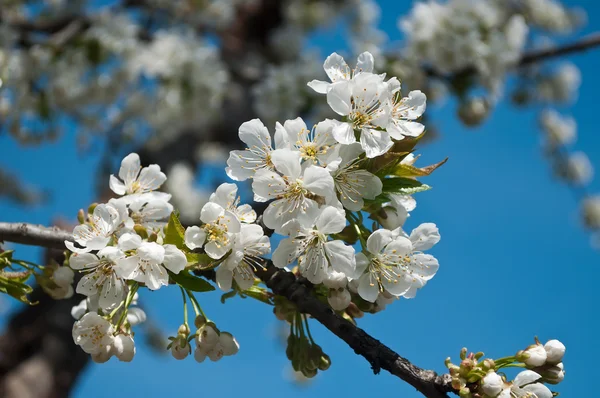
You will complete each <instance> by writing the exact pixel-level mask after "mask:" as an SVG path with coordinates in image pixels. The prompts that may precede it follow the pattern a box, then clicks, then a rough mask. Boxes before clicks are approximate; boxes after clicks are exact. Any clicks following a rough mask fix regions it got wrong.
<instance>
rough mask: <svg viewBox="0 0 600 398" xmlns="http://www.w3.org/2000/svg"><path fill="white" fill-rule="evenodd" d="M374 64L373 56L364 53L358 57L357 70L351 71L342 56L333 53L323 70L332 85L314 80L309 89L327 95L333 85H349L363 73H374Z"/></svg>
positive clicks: (324, 64)
mask: <svg viewBox="0 0 600 398" xmlns="http://www.w3.org/2000/svg"><path fill="white" fill-rule="evenodd" d="M374 63H375V61H374V59H373V55H371V53H369V52H364V53H362V54H360V55H359V56H358V61H357V62H356V68H354V69H352V70H351V69H350V67H349V66H348V64H347V63H346V61H345V60H344V58H343V57H342V56H340V55H339V54H338V53H333V54H331V55H330V56H329V57H327V59H326V60H325V62H324V63H323V69H325V73H327V76H328V77H329V80H331V83H327V82H324V81H321V80H313V81H311V82H309V83H308V87H310V88H312V89H313V90H315V91H316V92H317V93H319V94H327V91H328V90H329V89H330V88H331V86H332V84H333V83H347V82H349V81H350V80H352V79H353V78H354V77H355V76H358V75H359V74H361V73H363V72H368V73H371V72H373V65H374Z"/></svg>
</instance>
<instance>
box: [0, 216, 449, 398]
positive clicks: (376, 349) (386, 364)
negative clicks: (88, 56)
mask: <svg viewBox="0 0 600 398" xmlns="http://www.w3.org/2000/svg"><path fill="white" fill-rule="evenodd" d="M0 240H2V241H10V242H15V243H22V244H26V245H35V246H42V247H48V248H59V249H62V248H64V241H65V240H69V241H72V240H73V237H72V234H70V233H68V232H66V231H62V230H60V229H57V228H46V227H42V226H38V225H31V224H25V223H17V224H11V223H0ZM258 277H260V278H261V279H262V280H263V281H265V283H266V284H267V286H268V287H269V288H270V289H271V290H272V291H273V293H275V294H278V295H281V296H284V297H286V298H287V299H288V300H290V301H291V302H292V303H294V304H295V305H296V306H297V307H298V310H299V311H301V312H303V313H307V314H310V315H311V316H312V317H313V318H315V319H316V320H318V321H319V322H321V323H322V324H323V325H324V326H325V327H326V328H327V329H329V330H330V331H331V332H332V333H333V334H335V335H336V336H338V337H339V338H341V339H342V340H344V341H345V342H346V343H347V344H348V345H349V346H350V347H351V348H352V349H354V352H355V353H357V354H358V355H361V356H363V357H364V358H365V359H366V360H367V361H369V363H370V364H371V368H372V369H373V372H374V373H375V374H378V373H379V372H380V371H381V369H385V370H387V371H388V372H390V373H391V374H393V375H395V376H397V377H399V378H400V379H402V380H404V381H405V382H407V383H409V384H410V385H411V386H413V387H415V388H416V389H417V390H418V391H419V392H421V393H422V394H423V395H424V396H425V397H428V398H447V397H448V395H447V393H449V392H452V391H453V390H452V387H451V385H450V375H448V374H444V375H442V376H438V375H437V374H436V373H435V372H434V371H431V370H425V369H421V368H419V367H417V366H415V365H413V364H412V363H411V362H410V361H409V360H407V359H405V358H403V357H401V356H400V355H398V354H397V353H396V352H394V351H393V350H392V349H390V348H389V347H387V346H386V345H384V344H382V343H381V342H380V341H379V340H377V339H375V338H373V337H372V336H370V335H369V334H368V333H366V332H365V331H364V330H362V329H361V328H358V327H356V326H355V325H354V324H352V323H351V322H349V321H347V320H345V319H344V318H342V317H341V316H339V315H338V314H336V313H335V311H333V310H332V309H331V308H330V307H329V306H327V305H326V304H324V303H322V302H321V301H319V300H318V299H317V298H316V297H315V296H314V295H313V294H312V293H311V291H310V290H311V288H312V287H311V285H310V284H309V283H308V282H306V281H305V280H304V279H303V278H298V279H297V278H296V276H295V275H294V274H292V273H291V272H288V271H285V270H279V269H277V268H275V267H273V266H272V265H270V266H269V267H268V268H267V269H265V270H264V271H259V272H258Z"/></svg>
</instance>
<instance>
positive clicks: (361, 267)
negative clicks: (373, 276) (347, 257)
mask: <svg viewBox="0 0 600 398" xmlns="http://www.w3.org/2000/svg"><path fill="white" fill-rule="evenodd" d="M354 260H355V262H356V270H355V272H354V275H348V276H349V277H350V278H351V279H359V278H360V277H361V276H362V274H363V273H364V272H365V270H366V269H367V267H368V266H369V263H370V261H369V259H368V258H367V256H366V255H365V254H364V253H363V252H360V253H356V254H355V255H354Z"/></svg>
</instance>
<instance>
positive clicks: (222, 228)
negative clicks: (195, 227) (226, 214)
mask: <svg viewBox="0 0 600 398" xmlns="http://www.w3.org/2000/svg"><path fill="white" fill-rule="evenodd" d="M204 231H206V236H207V239H208V240H209V241H211V242H215V243H216V244H217V247H221V246H226V245H228V244H229V236H228V234H227V231H228V228H227V224H220V223H219V220H217V221H216V222H215V223H212V224H206V225H205V226H204Z"/></svg>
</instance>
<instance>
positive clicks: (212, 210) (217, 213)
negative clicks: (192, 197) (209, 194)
mask: <svg viewBox="0 0 600 398" xmlns="http://www.w3.org/2000/svg"><path fill="white" fill-rule="evenodd" d="M223 214H225V209H224V208H223V207H221V206H219V205H218V204H216V203H213V202H207V203H206V204H205V205H204V206H203V207H202V210H201V211H200V220H201V221H202V222H203V223H206V224H211V223H214V222H215V221H217V219H218V218H219V217H221V216H223Z"/></svg>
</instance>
